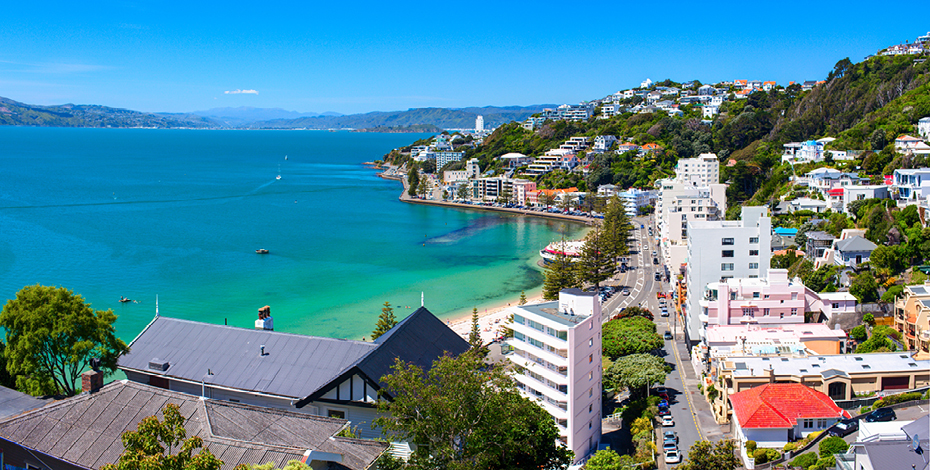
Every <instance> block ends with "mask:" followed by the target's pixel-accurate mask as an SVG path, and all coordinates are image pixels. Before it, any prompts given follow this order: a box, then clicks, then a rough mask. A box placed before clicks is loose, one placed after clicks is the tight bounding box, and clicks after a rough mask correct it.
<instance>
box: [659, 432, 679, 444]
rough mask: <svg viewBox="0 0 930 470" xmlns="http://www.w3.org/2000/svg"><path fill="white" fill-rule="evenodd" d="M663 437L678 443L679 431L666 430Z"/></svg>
mask: <svg viewBox="0 0 930 470" xmlns="http://www.w3.org/2000/svg"><path fill="white" fill-rule="evenodd" d="M662 438H663V439H664V440H666V441H668V440H672V441H675V443H676V444H677V443H678V433H677V432H675V431H665V432H664V433H663V434H662Z"/></svg>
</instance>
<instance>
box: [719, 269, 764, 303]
mask: <svg viewBox="0 0 930 470" xmlns="http://www.w3.org/2000/svg"><path fill="white" fill-rule="evenodd" d="M749 269H759V263H749ZM720 270H721V271H733V263H720ZM731 295H736V292H732V293H731ZM756 298H758V297H756Z"/></svg>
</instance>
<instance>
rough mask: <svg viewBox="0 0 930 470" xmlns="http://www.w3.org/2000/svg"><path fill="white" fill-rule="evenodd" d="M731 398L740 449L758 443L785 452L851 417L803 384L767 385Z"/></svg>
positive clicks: (823, 395)
mask: <svg viewBox="0 0 930 470" xmlns="http://www.w3.org/2000/svg"><path fill="white" fill-rule="evenodd" d="M729 398H730V403H731V404H732V406H733V428H734V435H735V437H736V439H737V440H738V441H739V442H740V446H744V445H745V443H746V441H755V442H756V445H757V446H758V447H768V448H778V449H781V448H782V447H784V446H785V444H787V443H789V442H792V441H794V440H795V439H800V438H803V437H806V436H807V435H809V434H811V433H813V432H816V431H824V430H826V429H828V428H829V427H830V426H833V424H834V423H836V422H837V421H839V420H840V419H843V418H849V417H850V415H849V412H848V411H845V410H843V409H842V408H840V407H838V406H836V403H834V402H833V400H831V399H830V397H828V396H827V395H825V394H823V393H822V392H818V391H816V390H814V389H812V388H810V387H808V386H806V385H803V384H799V383H767V384H764V385H760V386H758V387H753V388H750V389H749V390H744V391H742V392H739V393H734V394H732V395H730V397H729Z"/></svg>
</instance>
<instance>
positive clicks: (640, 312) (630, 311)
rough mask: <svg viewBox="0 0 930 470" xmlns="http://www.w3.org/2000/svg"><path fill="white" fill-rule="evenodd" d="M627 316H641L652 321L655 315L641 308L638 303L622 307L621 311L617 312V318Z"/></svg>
mask: <svg viewBox="0 0 930 470" xmlns="http://www.w3.org/2000/svg"><path fill="white" fill-rule="evenodd" d="M629 317H643V318H647V319H649V320H650V321H653V319H654V318H655V315H653V313H652V312H650V311H649V310H647V309H645V308H642V307H640V306H638V305H634V306H632V307H627V308H625V309H623V311H622V312H620V313H619V314H617V318H629Z"/></svg>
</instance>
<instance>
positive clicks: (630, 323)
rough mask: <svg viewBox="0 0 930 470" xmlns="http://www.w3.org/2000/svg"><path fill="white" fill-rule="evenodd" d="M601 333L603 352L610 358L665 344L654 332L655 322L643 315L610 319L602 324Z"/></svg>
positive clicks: (644, 350) (654, 348) (648, 349)
mask: <svg viewBox="0 0 930 470" xmlns="http://www.w3.org/2000/svg"><path fill="white" fill-rule="evenodd" d="M601 333H602V338H603V339H602V343H601V348H602V351H603V354H604V356H607V358H608V359H611V360H614V359H616V358H618V357H621V356H627V355H630V354H642V353H647V352H649V351H654V350H656V349H660V348H661V347H662V346H663V345H664V344H665V341H663V340H662V337H661V336H659V334H658V333H656V324H655V323H653V322H652V321H650V320H649V319H647V318H643V317H630V318H620V319H616V320H610V321H608V322H607V323H605V324H604V326H603V329H602V332H601Z"/></svg>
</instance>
